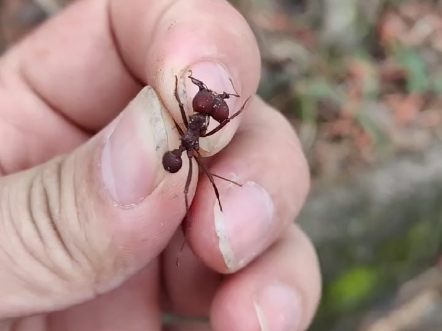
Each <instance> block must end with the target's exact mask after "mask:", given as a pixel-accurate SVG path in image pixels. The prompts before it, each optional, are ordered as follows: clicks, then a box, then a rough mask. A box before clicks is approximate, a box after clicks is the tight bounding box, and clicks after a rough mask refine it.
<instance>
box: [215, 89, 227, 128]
mask: <svg viewBox="0 0 442 331" xmlns="http://www.w3.org/2000/svg"><path fill="white" fill-rule="evenodd" d="M210 116H212V118H213V119H214V120H215V121H217V122H219V123H221V122H223V121H225V120H226V119H228V118H229V106H228V105H227V102H226V101H225V100H224V98H222V97H221V96H220V95H217V96H216V98H215V101H214V103H213V108H212V112H211V113H210Z"/></svg>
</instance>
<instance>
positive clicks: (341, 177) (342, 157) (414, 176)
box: [0, 0, 442, 331]
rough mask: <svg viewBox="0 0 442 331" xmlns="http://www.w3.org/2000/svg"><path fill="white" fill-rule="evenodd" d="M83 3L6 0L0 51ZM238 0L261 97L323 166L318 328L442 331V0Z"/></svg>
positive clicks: (308, 219) (311, 218) (316, 236)
mask: <svg viewBox="0 0 442 331" xmlns="http://www.w3.org/2000/svg"><path fill="white" fill-rule="evenodd" d="M69 2H71V1H70V0H0V50H5V49H7V47H8V46H10V45H11V44H13V43H14V42H16V41H18V40H19V39H20V38H22V36H24V35H25V34H27V33H28V32H29V31H30V30H32V29H33V28H34V27H36V26H37V25H38V24H40V23H41V22H43V21H44V20H45V19H47V18H48V17H50V16H51V15H53V14H55V13H56V12H57V11H58V10H60V9H61V8H62V7H63V6H64V5H66V4H68V3H69ZM231 2H232V3H233V4H234V5H235V6H236V7H237V8H238V9H239V10H240V11H241V12H242V13H243V14H244V16H245V17H246V19H247V20H248V21H249V22H250V25H251V26H252V28H253V30H254V31H255V33H256V36H257V38H258V41H259V43H260V47H261V52H262V58H263V68H262V82H261V86H260V89H259V94H260V95H261V96H262V97H263V98H264V99H265V100H267V101H268V102H269V103H271V104H272V105H274V106H275V107H277V108H278V109H279V110H281V112H283V113H284V114H285V115H286V116H287V118H288V119H289V120H290V121H291V122H292V123H293V125H294V126H295V128H296V130H297V132H298V134H299V136H300V139H301V141H302V144H303V147H304V150H305V153H306V155H307V158H308V161H309V164H310V167H311V172H312V179H313V190H312V193H311V196H310V198H309V200H308V202H307V205H306V207H305V208H304V210H303V211H302V213H301V215H300V217H299V219H298V222H299V223H300V224H301V226H302V227H303V228H304V229H305V231H307V232H308V233H309V234H310V235H311V237H312V238H313V241H314V242H315V245H316V247H317V249H318V252H319V256H320V260H321V266H322V269H323V273H324V297H323V301H322V304H321V308H320V310H319V312H318V315H317V317H316V320H315V322H314V325H313V326H312V328H311V330H316V331H319V330H321V331H322V330H325V331H329V330H333V331H334V330H336V331H338V330H339V331H341V330H342V331H345V330H349V331H352V330H364V331H399V330H400V331H405V330H407V331H411V330H422V331H426V330H442V317H441V316H442V314H441V313H442V296H441V295H442V276H441V272H442V271H441V269H440V268H441V267H440V265H441V263H440V262H439V261H440V254H441V252H442V245H441V243H442V240H441V239H442V146H440V140H441V138H442V109H441V108H442V97H441V92H442V1H438V0H418V1H417V0H370V1H368V0H235V1H233V0H232V1H231ZM73 28H75V27H73ZM239 51H240V50H239ZM441 261H442V260H441Z"/></svg>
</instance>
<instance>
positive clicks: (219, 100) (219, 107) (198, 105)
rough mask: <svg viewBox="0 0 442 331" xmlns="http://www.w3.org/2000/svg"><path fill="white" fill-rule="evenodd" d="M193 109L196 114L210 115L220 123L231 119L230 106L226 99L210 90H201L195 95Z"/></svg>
mask: <svg viewBox="0 0 442 331" xmlns="http://www.w3.org/2000/svg"><path fill="white" fill-rule="evenodd" d="M192 107H193V110H194V111H195V112H196V113H200V114H203V115H209V116H211V117H212V118H213V119H214V120H215V121H217V122H220V123H221V122H222V121H224V120H225V119H227V118H228V117H229V106H228V105H227V103H226V102H225V101H224V98H223V97H222V96H221V95H218V94H216V93H213V92H211V91H208V90H201V91H199V92H198V93H197V94H196V95H195V97H194V98H193V101H192Z"/></svg>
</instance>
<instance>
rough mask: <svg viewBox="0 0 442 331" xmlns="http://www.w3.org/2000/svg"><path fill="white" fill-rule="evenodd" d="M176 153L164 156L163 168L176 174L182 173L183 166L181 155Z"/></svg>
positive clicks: (170, 152) (172, 152)
mask: <svg viewBox="0 0 442 331" xmlns="http://www.w3.org/2000/svg"><path fill="white" fill-rule="evenodd" d="M174 152H175V151H168V152H166V153H164V155H163V167H164V169H165V170H166V171H168V172H170V173H173V174H174V173H176V172H178V171H180V169H181V167H182V166H183V160H182V159H181V153H174Z"/></svg>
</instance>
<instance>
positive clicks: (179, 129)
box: [173, 120, 184, 137]
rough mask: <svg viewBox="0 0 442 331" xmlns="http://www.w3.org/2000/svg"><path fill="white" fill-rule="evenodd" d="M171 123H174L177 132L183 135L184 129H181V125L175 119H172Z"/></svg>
mask: <svg viewBox="0 0 442 331" xmlns="http://www.w3.org/2000/svg"><path fill="white" fill-rule="evenodd" d="M173 123H175V127H176V129H177V130H178V132H179V134H180V135H181V137H182V136H184V131H183V129H181V127H180V126H179V125H178V123H177V122H175V120H173Z"/></svg>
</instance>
